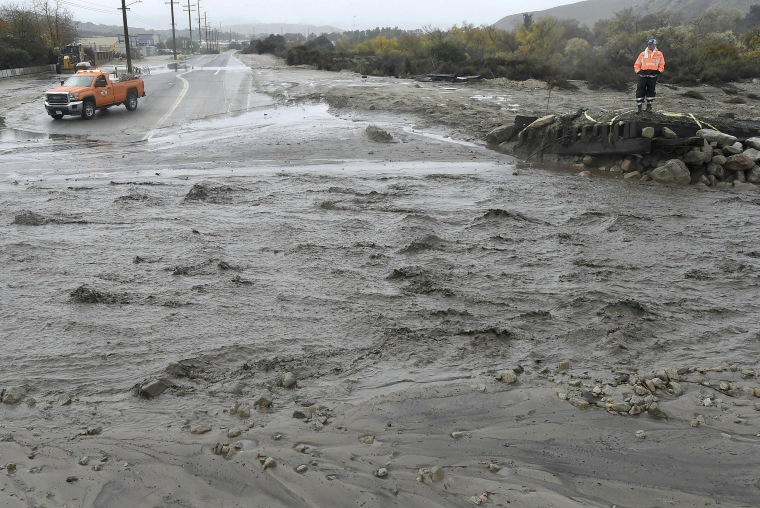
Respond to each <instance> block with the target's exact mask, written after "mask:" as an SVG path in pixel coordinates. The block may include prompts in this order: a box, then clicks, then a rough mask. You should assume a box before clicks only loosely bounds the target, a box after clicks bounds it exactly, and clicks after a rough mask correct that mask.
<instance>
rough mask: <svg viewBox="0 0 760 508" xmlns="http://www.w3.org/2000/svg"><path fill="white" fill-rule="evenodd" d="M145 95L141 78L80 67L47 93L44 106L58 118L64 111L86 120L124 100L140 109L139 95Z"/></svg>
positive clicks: (131, 109) (130, 109) (62, 115)
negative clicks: (115, 78) (116, 78)
mask: <svg viewBox="0 0 760 508" xmlns="http://www.w3.org/2000/svg"><path fill="white" fill-rule="evenodd" d="M138 97H145V83H144V82H143V80H142V79H141V78H138V77H132V76H128V75H123V76H122V79H120V80H119V81H111V80H110V79H109V77H108V74H106V73H105V72H103V71H101V70H100V69H88V70H82V71H77V73H76V74H74V75H73V76H71V77H69V79H67V80H66V81H62V82H61V86H59V87H57V88H53V89H52V90H48V91H47V92H46V93H45V110H46V111H47V114H48V115H50V116H52V117H53V118H54V119H55V120H60V119H61V118H63V117H64V116H65V115H72V116H77V115H81V117H82V118H84V119H85V120H90V119H92V117H94V116H95V111H97V110H98V109H107V108H110V107H111V106H118V105H119V104H124V106H126V108H127V109H128V110H129V111H134V110H135V109H137V98H138Z"/></svg>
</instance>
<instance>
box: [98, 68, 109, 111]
mask: <svg viewBox="0 0 760 508" xmlns="http://www.w3.org/2000/svg"><path fill="white" fill-rule="evenodd" d="M95 104H97V106H98V107H101V106H108V105H109V104H113V87H112V86H110V85H109V84H108V81H107V80H106V77H105V76H104V75H102V74H101V75H100V76H98V77H97V78H96V79H95Z"/></svg>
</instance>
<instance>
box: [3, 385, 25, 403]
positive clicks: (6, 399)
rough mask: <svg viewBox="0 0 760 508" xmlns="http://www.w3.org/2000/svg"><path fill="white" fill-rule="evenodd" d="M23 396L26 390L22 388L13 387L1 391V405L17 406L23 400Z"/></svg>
mask: <svg viewBox="0 0 760 508" xmlns="http://www.w3.org/2000/svg"><path fill="white" fill-rule="evenodd" d="M24 396H26V388H24V387H23V386H14V387H12V388H6V389H5V390H3V392H2V397H1V398H2V401H3V404H18V403H19V402H21V401H22V400H24Z"/></svg>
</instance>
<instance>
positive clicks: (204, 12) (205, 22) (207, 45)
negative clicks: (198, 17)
mask: <svg viewBox="0 0 760 508" xmlns="http://www.w3.org/2000/svg"><path fill="white" fill-rule="evenodd" d="M203 27H204V28H205V29H206V53H210V52H211V46H209V43H208V12H206V11H203Z"/></svg>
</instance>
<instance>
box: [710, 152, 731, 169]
mask: <svg viewBox="0 0 760 508" xmlns="http://www.w3.org/2000/svg"><path fill="white" fill-rule="evenodd" d="M712 161H713V162H714V163H715V164H720V165H721V166H722V165H723V164H725V163H726V161H728V158H727V157H726V156H725V155H723V154H722V153H718V154H715V155H713V158H712Z"/></svg>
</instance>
